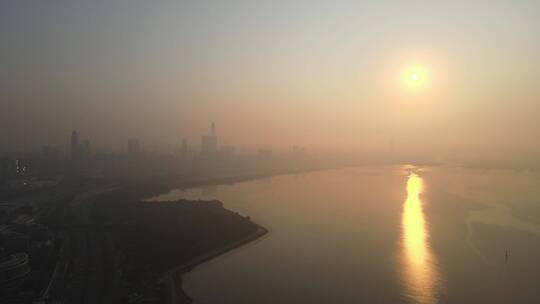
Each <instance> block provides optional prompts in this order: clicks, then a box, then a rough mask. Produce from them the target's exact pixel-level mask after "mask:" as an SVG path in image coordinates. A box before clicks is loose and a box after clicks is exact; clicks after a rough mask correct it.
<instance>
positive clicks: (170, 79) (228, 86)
mask: <svg viewBox="0 0 540 304" xmlns="http://www.w3.org/2000/svg"><path fill="white" fill-rule="evenodd" d="M539 12H540V11H539V5H538V4H537V3H536V2H534V1H521V2H518V3H514V2H509V1H490V2H485V1H479V2H472V3H471V2H470V1H467V2H461V1H456V2H452V3H432V2H430V3H426V2H423V1H406V2H405V1H403V2H399V1H398V2H395V1H376V2H355V1H318V2H316V3H313V2H311V1H294V2H289V1H273V2H272V3H255V2H250V1H227V2H223V1H214V2H212V1H202V2H201V1H182V2H179V1H158V2H152V3H149V2H147V1H113V2H105V1H91V2H87V3H81V2H72V1H55V2H40V1H16V2H5V3H2V4H1V7H0V14H1V16H0V17H1V18H0V20H1V21H0V22H1V27H0V28H1V29H0V37H1V38H2V41H3V43H2V44H3V47H2V49H1V50H0V52H1V53H0V54H1V58H2V62H3V63H2V66H3V68H2V74H1V76H0V77H1V82H0V83H1V86H2V90H1V92H2V93H1V94H2V105H3V106H2V111H1V113H2V119H1V121H2V128H0V130H1V131H0V132H1V133H0V134H1V136H2V137H1V138H2V152H3V153H8V152H11V153H13V152H16V151H20V150H24V149H27V148H29V147H34V146H36V147H39V146H40V145H44V144H55V145H62V146H65V145H66V144H67V143H68V138H69V134H70V132H71V130H74V129H76V130H79V131H80V132H81V133H83V134H85V136H86V137H88V138H89V139H91V140H92V143H93V145H94V147H95V148H96V149H98V150H101V151H120V150H121V149H122V147H123V146H124V145H125V139H126V138H127V137H140V138H141V140H142V141H144V142H145V143H147V144H149V145H151V146H154V147H156V148H158V149H161V150H163V149H166V147H167V145H174V144H176V143H177V142H178V140H179V138H181V137H187V138H189V139H192V140H193V141H196V140H197V139H196V138H198V136H199V135H200V134H202V133H204V132H206V130H207V128H208V123H209V122H210V121H215V122H216V123H217V124H218V126H219V127H220V128H219V131H220V134H221V135H222V138H225V139H226V140H227V142H229V143H231V144H235V145H237V146H239V147H243V148H245V149H258V148H261V147H263V148H270V149H275V150H284V149H287V148H288V147H290V146H292V145H304V146H307V147H310V148H311V149H312V150H316V151H318V150H320V151H325V152H343V151H347V152H348V151H355V152H362V151H363V152H370V153H387V152H388V150H389V149H392V147H393V149H395V150H396V151H397V153H408V154H411V153H421V154H422V155H423V156H429V157H430V158H432V159H439V160H440V159H448V158H457V157H468V158H471V157H474V156H475V155H477V154H478V153H482V154H483V155H485V156H487V157H490V158H495V159H497V158H507V157H510V156H509V154H510V153H511V154H512V155H515V156H517V157H520V158H527V159H529V160H536V159H537V157H536V155H538V152H540V149H539V145H538V144H537V140H536V139H537V137H538V134H539V129H538V124H537V123H536V113H537V112H538V110H539V109H538V102H537V98H538V88H537V86H536V82H537V79H538V77H539V76H540V75H539V72H538V71H539V70H540V69H539V62H540V60H539V58H538V57H539V56H540V55H538V54H540V52H539V51H540V41H539V38H538V37H540V25H539V21H538V20H540V18H538V17H539V16H538V14H539ZM415 66H417V67H421V68H422V69H424V70H425V74H426V75H424V76H422V77H425V78H426V80H425V81H426V84H425V86H424V87H422V88H411V87H408V86H407V85H404V84H403V83H402V78H403V77H404V75H403V73H406V71H407V69H410V68H411V67H415ZM405 77H406V76H405Z"/></svg>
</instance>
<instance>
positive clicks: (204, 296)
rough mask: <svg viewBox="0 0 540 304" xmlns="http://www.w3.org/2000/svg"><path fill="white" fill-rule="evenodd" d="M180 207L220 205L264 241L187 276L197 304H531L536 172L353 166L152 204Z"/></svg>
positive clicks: (539, 208) (535, 268) (181, 194)
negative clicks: (198, 202)
mask: <svg viewBox="0 0 540 304" xmlns="http://www.w3.org/2000/svg"><path fill="white" fill-rule="evenodd" d="M179 198H186V199H219V200H221V201H223V203H224V205H225V207H226V208H228V209H231V210H234V211H236V212H239V213H240V214H243V215H247V216H250V217H251V218H252V220H253V221H255V222H256V223H258V224H260V225H262V226H264V227H266V228H267V229H268V230H269V233H268V234H267V235H266V236H264V237H263V238H261V239H258V240H257V241H255V242H252V243H250V244H248V245H246V246H243V247H241V248H238V249H235V250H233V251H231V252H229V253H226V254H224V255H222V256H220V257H217V258H215V259H213V260H211V261H209V262H207V263H204V264H202V265H200V266H198V267H196V268H195V269H194V270H193V271H191V272H190V273H188V274H186V275H185V280H184V288H185V290H186V292H187V294H189V295H190V296H191V297H193V298H194V300H195V301H194V302H195V303H231V304H232V303H234V304H239V303H272V304H274V303H425V304H431V303H482V302H486V303H509V302H514V303H533V302H537V301H538V297H537V294H538V291H537V290H538V288H537V282H540V265H539V264H537V260H538V257H540V174H539V173H537V172H528V171H513V170H495V169H473V168H463V167H458V166H434V167H413V166H377V167H356V168H347V169H337V170H325V171H317V172H310V173H304V174H292V175H284V176H277V177H272V178H267V179H260V180H252V181H246V182H241V183H237V184H233V185H220V186H211V187H204V188H195V189H188V190H173V191H171V192H169V193H165V194H163V195H160V196H158V197H157V198H156V199H157V200H173V199H179ZM216 233H219V232H218V231H216Z"/></svg>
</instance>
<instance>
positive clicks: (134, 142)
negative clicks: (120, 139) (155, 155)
mask: <svg viewBox="0 0 540 304" xmlns="http://www.w3.org/2000/svg"><path fill="white" fill-rule="evenodd" d="M127 152H128V154H129V155H139V154H140V153H141V144H140V142H139V140H138V139H137V138H130V139H128V144H127Z"/></svg>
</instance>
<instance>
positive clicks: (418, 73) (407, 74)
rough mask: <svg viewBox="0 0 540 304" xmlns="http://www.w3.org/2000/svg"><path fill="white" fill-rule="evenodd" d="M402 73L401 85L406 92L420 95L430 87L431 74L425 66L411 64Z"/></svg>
mask: <svg viewBox="0 0 540 304" xmlns="http://www.w3.org/2000/svg"><path fill="white" fill-rule="evenodd" d="M401 73H402V74H401V77H400V78H401V84H402V86H403V88H404V89H405V90H407V91H410V92H416V93H419V92H423V91H425V90H426V88H427V87H428V84H429V82H430V81H429V78H430V77H429V76H430V74H429V73H428V69H427V68H426V67H425V65H420V64H411V65H408V66H406V67H405V68H403V70H402V72H401Z"/></svg>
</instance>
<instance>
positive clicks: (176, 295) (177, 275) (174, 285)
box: [161, 225, 269, 304]
mask: <svg viewBox="0 0 540 304" xmlns="http://www.w3.org/2000/svg"><path fill="white" fill-rule="evenodd" d="M268 232H269V231H268V230H267V229H266V228H264V227H262V226H260V225H257V230H256V231H254V232H253V233H251V234H249V235H247V236H246V237H244V238H242V239H240V240H237V241H234V242H232V243H230V244H228V245H225V246H223V247H220V248H217V249H215V250H213V251H211V252H208V253H206V254H203V255H201V256H198V257H195V258H193V259H192V260H191V261H189V262H187V263H184V264H182V265H179V266H176V267H174V268H172V269H169V270H168V271H167V272H166V273H165V275H164V277H163V278H162V279H161V280H166V281H167V282H168V283H167V284H168V285H169V290H170V297H169V301H168V303H170V304H186V303H191V302H192V301H193V299H191V298H190V297H189V296H188V295H187V294H186V293H185V291H184V289H183V282H182V279H183V275H184V274H186V273H188V272H190V271H191V270H192V269H194V268H195V267H197V266H198V265H200V264H202V263H205V262H207V261H209V260H212V259H214V258H216V257H218V256H220V255H222V254H225V253H227V252H230V251H232V250H234V249H237V248H240V247H242V246H244V245H247V244H249V243H251V242H253V241H255V240H257V239H259V238H261V237H262V236H264V235H266V234H267V233H268Z"/></svg>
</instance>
